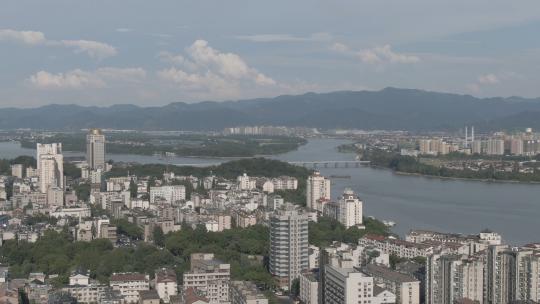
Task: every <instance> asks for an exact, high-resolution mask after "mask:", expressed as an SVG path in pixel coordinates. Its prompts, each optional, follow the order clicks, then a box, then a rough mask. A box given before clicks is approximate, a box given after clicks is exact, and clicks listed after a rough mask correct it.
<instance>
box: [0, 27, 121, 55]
mask: <svg viewBox="0 0 540 304" xmlns="http://www.w3.org/2000/svg"><path fill="white" fill-rule="evenodd" d="M0 41H16V42H19V43H24V44H28V45H47V46H61V47H67V48H73V49H75V52H76V53H85V54H87V55H88V56H90V57H92V58H97V59H103V58H107V57H111V56H115V55H116V54H118V51H117V50H116V48H115V47H113V46H111V45H109V44H106V43H103V42H99V41H92V40H61V41H56V40H49V39H47V38H46V37H45V34H44V33H42V32H36V31H16V30H11V29H1V30H0Z"/></svg>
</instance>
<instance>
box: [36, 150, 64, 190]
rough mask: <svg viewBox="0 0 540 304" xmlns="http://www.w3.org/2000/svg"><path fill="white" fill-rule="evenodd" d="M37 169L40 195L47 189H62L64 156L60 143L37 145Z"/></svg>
mask: <svg viewBox="0 0 540 304" xmlns="http://www.w3.org/2000/svg"><path fill="white" fill-rule="evenodd" d="M37 167H38V172H39V190H40V191H41V193H47V189H49V188H51V187H54V188H60V189H64V156H63V155H62V144H61V143H53V144H40V143H38V144H37Z"/></svg>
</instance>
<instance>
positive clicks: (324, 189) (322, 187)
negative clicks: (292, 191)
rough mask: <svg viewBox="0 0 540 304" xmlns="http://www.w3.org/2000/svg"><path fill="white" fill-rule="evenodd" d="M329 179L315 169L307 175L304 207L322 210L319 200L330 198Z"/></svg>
mask: <svg viewBox="0 0 540 304" xmlns="http://www.w3.org/2000/svg"><path fill="white" fill-rule="evenodd" d="M330 196H331V193H330V179H328V178H326V177H324V176H322V175H321V173H320V172H318V171H316V172H315V173H313V175H311V176H310V177H308V180H307V191H306V207H307V208H308V209H315V210H317V211H319V212H323V206H322V205H320V204H319V200H330Z"/></svg>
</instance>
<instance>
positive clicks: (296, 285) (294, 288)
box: [291, 279, 300, 297]
mask: <svg viewBox="0 0 540 304" xmlns="http://www.w3.org/2000/svg"><path fill="white" fill-rule="evenodd" d="M299 295H300V280H299V279H294V280H293V281H292V284H291V296H293V297H298V296H299Z"/></svg>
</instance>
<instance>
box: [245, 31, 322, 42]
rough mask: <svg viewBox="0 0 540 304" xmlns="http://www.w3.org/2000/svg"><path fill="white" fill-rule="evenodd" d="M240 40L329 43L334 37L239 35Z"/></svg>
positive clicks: (315, 34)
mask: <svg viewBox="0 0 540 304" xmlns="http://www.w3.org/2000/svg"><path fill="white" fill-rule="evenodd" d="M235 38H236V39H238V40H246V41H251V42H306V41H328V40H331V39H332V35H330V34H329V33H326V32H321V33H313V34H311V35H309V36H304V37H302V36H294V35H291V34H257V35H239V36H236V37H235Z"/></svg>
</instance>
